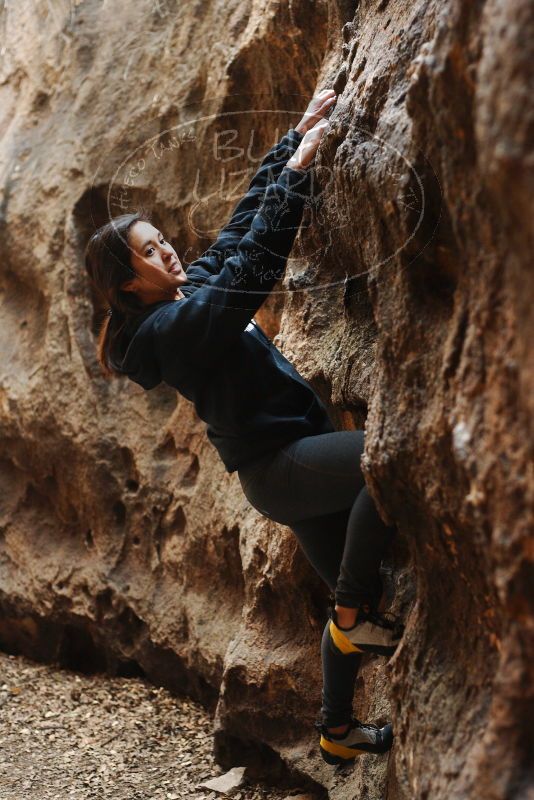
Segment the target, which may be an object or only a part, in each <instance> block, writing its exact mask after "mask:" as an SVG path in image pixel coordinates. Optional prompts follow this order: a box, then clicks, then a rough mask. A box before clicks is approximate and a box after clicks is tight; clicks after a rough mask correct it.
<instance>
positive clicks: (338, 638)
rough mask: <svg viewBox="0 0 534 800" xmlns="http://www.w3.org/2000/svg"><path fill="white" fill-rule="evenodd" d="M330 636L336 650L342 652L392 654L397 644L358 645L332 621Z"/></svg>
mask: <svg viewBox="0 0 534 800" xmlns="http://www.w3.org/2000/svg"><path fill="white" fill-rule="evenodd" d="M330 637H331V639H332V641H333V642H334V644H335V646H336V647H337V649H338V650H341V652H342V653H344V654H347V653H376V654H377V655H379V656H392V655H393V653H394V652H395V650H396V649H397V645H396V644H395V645H392V646H391V647H388V646H387V645H381V644H376V645H373V644H369V645H367V644H361V645H359V646H357V645H355V644H353V642H351V640H350V639H349V638H348V636H345V635H344V633H343V631H341V630H340V629H339V628H338V627H337V626H336V624H335V623H334V622H332V621H330Z"/></svg>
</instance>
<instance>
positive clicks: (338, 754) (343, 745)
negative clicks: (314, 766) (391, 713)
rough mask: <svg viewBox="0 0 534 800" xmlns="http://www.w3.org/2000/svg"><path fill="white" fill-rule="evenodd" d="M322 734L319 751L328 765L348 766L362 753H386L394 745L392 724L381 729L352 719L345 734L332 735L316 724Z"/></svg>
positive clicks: (321, 724)
mask: <svg viewBox="0 0 534 800" xmlns="http://www.w3.org/2000/svg"><path fill="white" fill-rule="evenodd" d="M314 724H315V727H316V728H317V730H318V731H320V733H321V739H320V742H319V749H320V751H321V755H322V757H323V759H324V760H325V761H326V763H327V764H347V763H349V762H350V761H351V760H352V759H355V758H356V756H360V755H362V753H385V752H387V751H388V750H389V749H390V748H391V745H392V743H393V726H392V724H391V722H388V723H387V724H386V725H384V727H383V728H379V727H378V725H367V724H365V723H363V722H360V721H359V720H358V719H356V717H355V716H352V717H351V720H350V722H349V727H348V728H347V730H346V732H345V733H342V734H339V733H335V734H334V733H330V732H329V731H328V729H327V727H326V725H325V724H324V723H322V722H320V721H317V722H315V723H314Z"/></svg>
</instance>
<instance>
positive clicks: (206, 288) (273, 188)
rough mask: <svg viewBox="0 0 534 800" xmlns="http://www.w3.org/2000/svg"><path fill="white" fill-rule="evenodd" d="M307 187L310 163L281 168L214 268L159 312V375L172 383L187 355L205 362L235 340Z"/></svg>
mask: <svg viewBox="0 0 534 800" xmlns="http://www.w3.org/2000/svg"><path fill="white" fill-rule="evenodd" d="M310 193H311V170H310V169H308V170H294V169H291V168H289V167H286V168H285V169H283V170H282V171H281V174H280V176H279V177H278V180H277V181H276V182H275V183H271V184H270V185H269V186H267V188H266V190H265V193H264V197H263V200H262V202H261V204H260V206H259V208H258V210H257V212H256V213H255V214H254V216H253V219H252V222H251V225H250V229H249V230H248V231H247V233H245V235H244V236H243V237H242V238H241V239H240V241H239V243H238V245H237V248H236V251H235V253H234V254H233V255H230V256H228V257H227V258H226V259H225V261H224V264H223V266H222V268H221V270H220V271H219V273H218V274H214V275H210V276H209V277H208V278H207V279H206V280H205V282H204V283H203V285H202V286H200V287H199V288H198V289H197V290H196V291H195V292H194V293H193V294H192V295H191V296H190V297H188V298H187V299H184V300H178V301H174V302H170V303H169V304H168V305H166V306H165V307H163V309H162V310H161V311H160V312H159V314H158V316H157V318H156V320H155V321H154V328H153V330H154V348H155V354H156V358H157V360H158V362H159V366H160V370H161V374H162V378H163V380H164V381H166V382H167V383H169V384H170V385H176V381H177V380H178V379H179V375H180V373H181V372H182V371H183V370H184V369H185V370H187V362H188V361H189V362H190V361H191V360H194V361H195V362H198V363H200V364H201V365H203V366H209V364H210V363H211V362H212V361H215V360H220V359H221V357H222V356H224V354H225V351H226V350H227V349H228V348H229V347H231V346H232V344H235V342H236V341H237V337H238V336H239V335H240V334H241V332H242V331H243V330H244V329H245V327H246V325H247V324H248V323H249V322H250V318H251V317H252V316H253V315H254V314H255V313H256V311H257V310H258V309H259V308H260V306H261V305H262V303H263V301H264V300H265V298H266V296H267V294H268V293H269V292H270V291H271V289H272V288H273V286H274V285H275V283H276V282H277V281H278V280H279V279H280V278H281V277H282V276H283V273H284V270H285V266H286V263H287V257H288V255H289V253H290V251H291V248H292V246H293V242H294V240H295V236H296V234H297V231H298V228H299V225H300V222H301V219H302V212H303V207H304V204H305V201H306V199H307V198H308V197H309V196H310Z"/></svg>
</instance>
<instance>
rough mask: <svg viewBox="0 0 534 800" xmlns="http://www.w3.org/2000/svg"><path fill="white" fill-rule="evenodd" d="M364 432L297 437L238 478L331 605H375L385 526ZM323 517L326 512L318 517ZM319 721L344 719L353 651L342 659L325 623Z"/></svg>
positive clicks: (355, 660)
mask: <svg viewBox="0 0 534 800" xmlns="http://www.w3.org/2000/svg"><path fill="white" fill-rule="evenodd" d="M363 447H364V431H336V432H333V433H327V434H320V435H318V436H309V437H304V438H302V439H298V440H297V441H295V442H291V443H290V444H289V445H286V446H285V447H284V448H282V449H281V450H280V451H278V453H276V454H275V455H274V456H269V457H268V458H263V459H261V460H260V462H258V463H256V464H255V465H253V467H252V469H248V470H242V471H240V474H239V477H240V480H241V483H242V486H243V490H244V492H245V494H246V496H247V497H248V499H249V502H251V504H252V505H253V506H254V507H255V508H256V509H257V510H258V511H260V513H263V514H264V515H265V516H268V517H269V518H271V519H274V520H275V521H277V522H280V523H281V524H285V525H289V526H290V527H291V529H292V530H293V532H294V533H295V535H296V536H297V539H298V541H299V543H300V545H301V547H302V549H303V551H304V553H305V555H306V557H307V558H308V560H309V562H310V563H311V564H312V566H313V567H314V569H315V570H316V572H317V573H318V574H319V575H320V576H321V577H322V578H323V580H324V581H325V582H326V583H327V585H328V586H329V587H330V589H331V591H332V592H333V593H334V594H335V600H336V605H337V606H344V607H347V610H348V609H349V608H356V607H357V606H358V605H359V604H360V603H361V602H371V603H372V604H376V603H378V600H379V599H380V594H381V581H380V576H379V572H378V569H379V566H380V561H381V558H382V556H383V553H384V551H385V549H386V547H387V544H388V543H389V540H390V537H391V533H392V531H393V528H392V527H388V526H386V525H385V524H384V523H383V521H382V519H381V518H380V516H379V515H378V512H377V510H376V507H375V505H374V502H373V500H372V498H371V497H370V495H369V493H368V491H367V488H366V486H365V480H364V477H363V473H362V471H361V467H360V459H361V455H362V453H363ZM325 512H326V513H325ZM321 655H322V664H323V695H322V700H323V703H322V707H321V711H322V716H323V721H324V723H325V724H326V725H327V726H328V727H329V728H335V727H337V726H340V725H343V724H344V723H346V722H348V721H349V720H350V716H351V713H352V699H353V695H354V681H355V678H356V675H357V672H358V668H359V665H360V660H361V655H360V654H359V653H348V654H345V653H341V652H340V651H339V650H338V649H337V648H336V646H335V645H334V643H333V642H332V639H331V636H330V620H328V621H327V624H326V626H325V630H324V633H323V637H322V643H321Z"/></svg>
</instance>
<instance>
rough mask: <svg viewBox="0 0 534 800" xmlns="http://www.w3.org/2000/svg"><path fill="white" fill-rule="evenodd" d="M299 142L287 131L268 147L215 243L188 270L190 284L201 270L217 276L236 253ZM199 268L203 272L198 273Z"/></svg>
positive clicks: (298, 137)
mask: <svg viewBox="0 0 534 800" xmlns="http://www.w3.org/2000/svg"><path fill="white" fill-rule="evenodd" d="M302 139H303V134H302V133H299V132H298V131H296V130H295V129H294V128H290V129H289V131H288V132H287V133H286V134H285V135H284V136H283V137H282V138H281V139H280V141H279V142H278V143H277V144H275V145H274V146H273V147H271V149H270V150H269V152H268V153H267V155H266V156H265V157H264V159H263V161H262V162H261V164H260V166H259V167H258V170H257V172H256V174H255V175H254V177H253V178H252V180H251V181H250V184H249V187H248V189H247V192H246V194H245V195H244V196H243V197H242V198H241V200H240V201H239V202H238V204H237V205H236V206H235V208H234V210H233V212H232V215H231V217H230V221H229V222H228V224H227V225H225V226H224V228H221V230H220V231H219V235H218V237H217V239H216V241H215V242H214V243H213V244H212V245H210V247H208V249H207V250H206V251H205V252H204V253H203V254H202V255H201V256H200V257H199V258H197V259H195V261H192V262H191V264H189V266H188V267H187V269H186V274H187V276H188V278H189V279H190V280H194V278H195V277H196V274H197V273H199V272H200V273H202V272H203V270H206V271H207V272H209V273H210V274H211V275H216V274H217V273H218V272H219V271H220V270H221V268H222V266H223V264H224V260H225V257H226V256H228V255H231V254H232V253H233V252H235V250H236V248H237V245H238V244H239V242H240V241H241V239H242V238H243V236H244V235H245V234H246V233H247V231H248V230H249V229H250V225H251V223H252V220H253V218H254V215H255V213H256V211H257V210H258V206H259V204H260V202H261V200H262V198H263V195H264V192H265V189H266V188H267V186H268V185H269V184H270V183H273V182H275V181H277V180H278V178H279V177H280V173H281V172H282V169H283V167H284V166H285V165H286V163H287V161H288V160H289V159H290V158H291V156H292V155H293V153H294V152H295V151H296V149H297V147H298V146H299V144H300V142H301V141H302ZM199 267H200V268H202V269H201V270H199V269H198V268H199ZM202 277H205V274H202Z"/></svg>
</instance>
